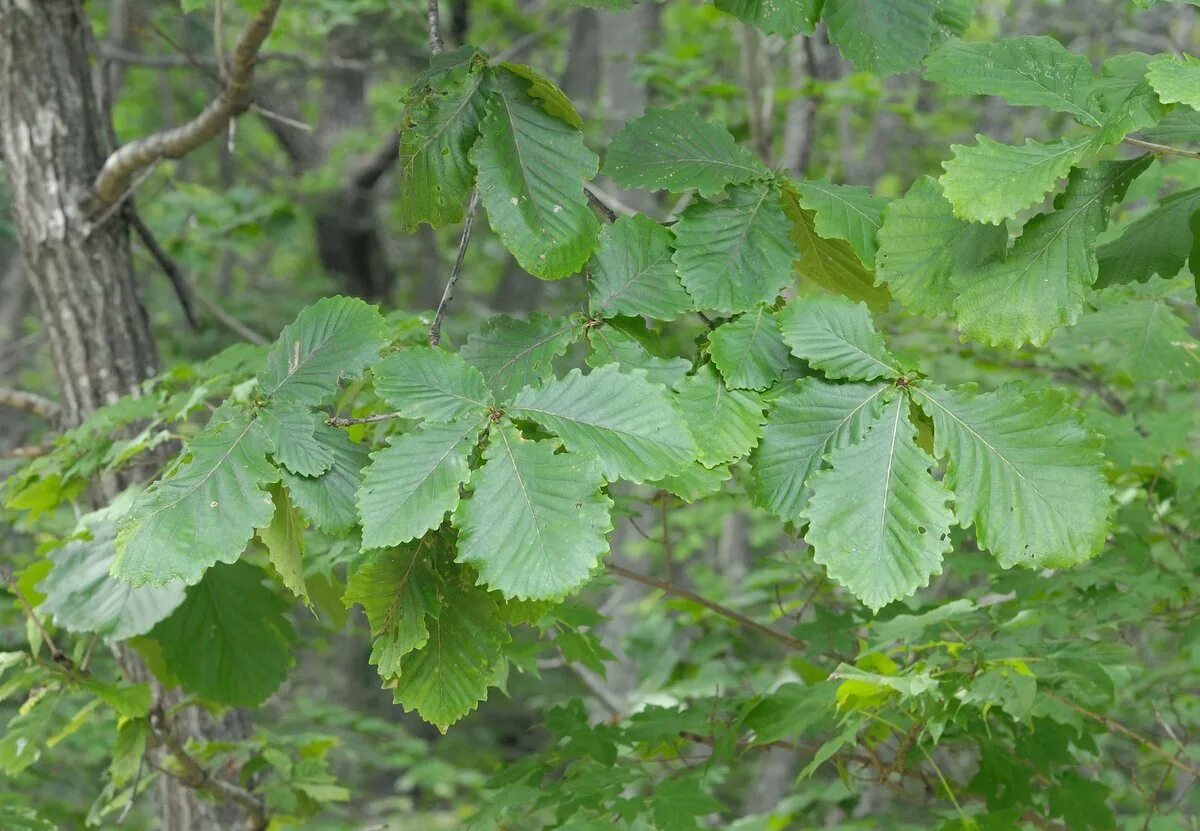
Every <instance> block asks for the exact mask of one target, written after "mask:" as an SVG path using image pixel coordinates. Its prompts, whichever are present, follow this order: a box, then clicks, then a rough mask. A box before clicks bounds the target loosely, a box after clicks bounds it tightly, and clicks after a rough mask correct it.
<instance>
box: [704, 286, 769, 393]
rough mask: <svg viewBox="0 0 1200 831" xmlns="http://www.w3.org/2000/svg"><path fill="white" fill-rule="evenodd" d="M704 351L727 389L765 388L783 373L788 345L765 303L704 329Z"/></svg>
mask: <svg viewBox="0 0 1200 831" xmlns="http://www.w3.org/2000/svg"><path fill="white" fill-rule="evenodd" d="M708 352H709V354H710V355H711V356H712V360H713V363H714V364H716V365H717V369H718V370H720V371H721V377H722V378H724V379H725V384H726V386H728V387H729V388H730V389H750V390H765V389H766V388H767V387H769V386H771V385H772V384H774V383H775V382H776V381H778V380H779V379H780V378H781V377H782V376H783V370H784V369H785V368H786V367H787V365H788V347H787V344H786V343H784V342H783V337H782V335H781V334H780V329H779V321H778V320H777V319H776V317H775V315H774V314H772V313H771V310H770V309H768V308H767V307H766V306H756V307H755V308H753V309H751V310H750V311H748V312H746V313H745V314H744V315H742V316H740V317H739V318H737V320H733V321H730V322H729V323H724V324H722V325H720V326H718V327H717V328H716V329H714V330H712V331H711V332H709V333H708Z"/></svg>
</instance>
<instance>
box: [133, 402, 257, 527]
mask: <svg viewBox="0 0 1200 831" xmlns="http://www.w3.org/2000/svg"><path fill="white" fill-rule="evenodd" d="M256 420H257V416H256V417H255V418H251V419H250V421H249V422H247V424H246V428H245V429H244V430H242V432H241V433H240V434H239V435H238V437H237V438H236V439H234V441H233V443H232V444H230V445H229V449H228V450H226V451H225V453H224V454H222V456H221V458H220V460H219V461H218V462H217V463H216V464H215V465H213V466H212V467H211V468H209V471H208V473H206V474H204V477H203V478H202V479H201V480H200V481H199V482H197V483H196V484H195V485H194V486H193V487H192V488H191V489H190V490H188V491H186V492H185V493H184V494H183V495H182V496H180V497H179V498H178V499H176V500H175V501H174V502H170V503H168V504H166V505H163V506H162V507H161V508H159V509H158V510H157V511H152V512H151V513H149V514H148V515H147V516H148V517H151V516H156V515H158V514H160V513H162V512H163V511H165V510H168V509H169V508H174V507H175V506H176V505H178V504H179V503H180V502H182V501H184V500H185V499H187V498H188V497H190V496H191V495H192V494H194V493H195V492H196V491H198V490H200V488H201V487H203V486H204V484H205V483H206V482H207V481H208V480H209V479H211V478H212V477H213V476H215V475H216V472H217V470H218V469H219V468H220V467H221V466H222V465H224V464H225V462H226V461H228V460H229V457H230V456H231V455H233V451H235V450H237V448H238V447H239V446H240V445H241V443H242V439H244V438H245V437H246V434H247V433H249V432H250V430H251V428H253V427H254V423H255V421H256ZM173 539H174V535H172V540H173Z"/></svg>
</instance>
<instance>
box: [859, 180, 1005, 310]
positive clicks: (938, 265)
mask: <svg viewBox="0 0 1200 831" xmlns="http://www.w3.org/2000/svg"><path fill="white" fill-rule="evenodd" d="M1007 245H1008V234H1007V233H1006V232H1005V230H1004V228H1002V227H997V226H995V225H990V224H986V223H985V224H980V223H971V222H963V221H962V220H961V219H959V218H958V217H956V216H955V215H954V209H953V208H952V207H951V205H950V203H949V202H947V201H946V200H945V198H944V197H943V196H942V189H941V188H940V187H939V186H938V183H937V182H936V181H935V180H934V179H933V178H932V177H929V176H922V177H921V178H920V179H918V180H917V181H916V182H914V183H913V186H912V187H911V188H909V190H908V193H906V194H905V195H904V197H903V198H902V199H897V200H896V201H894V202H892V203H891V204H890V205H888V207H887V209H886V210H885V211H884V213H883V227H882V228H881V229H880V232H879V255H878V258H877V259H878V274H879V280H880V281H881V282H883V283H886V284H887V287H888V289H889V290H891V293H892V296H893V297H895V298H896V299H897V300H899V301H900V302H901V303H903V304H904V305H905V306H906V307H907V308H908V309H910V310H911V311H913V312H916V313H917V314H921V315H925V316H926V317H933V316H934V315H938V314H941V313H943V312H949V311H950V310H951V307H952V306H953V304H954V299H955V297H956V296H957V291H956V290H955V278H956V276H957V275H958V274H959V273H960V272H962V271H963V270H964V269H968V270H969V269H972V268H977V267H978V266H979V265H981V264H982V263H983V262H984V261H986V260H987V259H989V258H994V257H997V256H1001V255H1002V254H1003V252H1004V250H1005V248H1006V247H1007Z"/></svg>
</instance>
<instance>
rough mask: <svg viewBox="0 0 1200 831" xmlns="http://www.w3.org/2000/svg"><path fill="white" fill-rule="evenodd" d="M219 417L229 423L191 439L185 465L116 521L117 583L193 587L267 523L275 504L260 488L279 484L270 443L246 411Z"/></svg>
mask: <svg viewBox="0 0 1200 831" xmlns="http://www.w3.org/2000/svg"><path fill="white" fill-rule="evenodd" d="M218 412H219V414H222V413H221V411H218ZM222 415H228V419H229V420H223V421H220V422H218V423H216V424H212V425H210V426H209V427H208V428H207V429H205V431H204V432H203V433H201V434H200V435H198V436H197V437H196V438H194V439H192V441H191V442H190V443H189V444H188V446H187V450H186V451H185V453H184V458H186V459H187V461H185V462H184V463H183V464H182V465H180V466H179V467H178V468H177V469H176V470H175V471H174V473H173V474H171V475H169V476H167V477H166V478H164V479H160V480H158V481H157V482H155V483H154V484H153V485H151V486H150V487H148V488H147V489H146V490H145V491H144V492H143V493H142V494H141V495H140V496H139V497H138V498H137V500H136V501H135V502H134V504H133V507H132V508H131V509H130V511H129V514H128V516H126V517H125V518H124V520H122V522H121V523H120V526H119V530H118V532H117V556H116V559H115V560H114V561H113V564H112V574H113V576H114V577H116V578H117V579H118V580H124V581H125V582H127V583H129V584H130V585H133V586H143V585H146V584H147V583H149V584H151V585H155V586H162V585H164V584H166V583H168V582H170V581H172V580H183V581H184V582H185V583H187V584H188V585H191V584H194V583H196V582H198V581H199V580H200V578H201V577H202V576H203V575H204V572H205V571H206V570H208V568H209V567H211V566H213V565H215V564H216V563H232V562H234V561H235V560H237V558H238V557H240V556H242V552H243V551H244V550H245V549H246V544H247V543H248V542H250V538H251V537H252V536H254V532H255V530H256V529H259V528H265V527H266V526H267V525H268V524H269V523H270V521H271V517H272V516H273V515H274V513H275V506H274V504H273V502H272V501H271V495H270V494H269V493H267V491H266V490H264V487H263V486H264V485H269V484H271V483H272V482H275V481H278V479H279V471H278V470H277V469H276V467H275V466H274V465H273V464H271V463H270V462H269V461H267V454H268V453H269V452H270V451H271V449H272V448H271V443H270V441H269V440H268V438H267V437H266V435H265V434H264V433H263V431H262V428H261V427H260V426H259V424H258V420H257V419H256V418H255V417H254V416H253V415H251V414H250V413H247V412H244V411H241V410H229V411H228V412H227V413H225V414H222ZM215 418H217V416H214V419H215Z"/></svg>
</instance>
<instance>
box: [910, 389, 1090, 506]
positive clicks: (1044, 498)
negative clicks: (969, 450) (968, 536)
mask: <svg viewBox="0 0 1200 831" xmlns="http://www.w3.org/2000/svg"><path fill="white" fill-rule="evenodd" d="M911 389H913V390H914V392H916V393H918V394H920V395H922V396H924V398H925V400H926V401H929V402H930V403H932V404H933V405H934V406H935V407H937V408H938V409H939V410H941V411H942V412H943V413H945V414H946V415H948V416H950V418H952V419H954V420H955V421H957V422H958V423H959V424H961V425H962V427H963V429H964V430H966V431H967V432H968V433H970V434H971V435H972V436H974V437H975V438H977V439H979V441H980V442H982V443H983V445H984V447H986V448H987V449H988V450H990V451H991V452H992V454H993V455H994V456H995V457H996V458H997V459H999V460H1000V461H1002V462H1004V465H1005V466H1006V467H1007V468H1008V469H1009V470H1011V471H1012V472H1013V473H1015V474H1016V476H1017V478H1018V479H1020V480H1021V481H1022V482H1024V483H1025V484H1027V485H1029V487H1031V488H1033V492H1034V493H1036V494H1037V495H1038V496H1039V497H1040V498H1041V500H1042V502H1044V503H1045V504H1046V505H1047V506H1048V507H1050V508H1053V509H1054V512H1055V513H1056V514H1058V515H1059V516H1063V517H1065V516H1066V515H1065V514H1063V512H1062V510H1061V509H1059V507H1058V506H1057V505H1055V504H1054V501H1053V500H1051V499H1049V498H1048V497H1047V496H1046V495H1045V494H1044V493H1042V492H1041V491H1040V490H1038V486H1037V485H1035V484H1034V483H1033V482H1032V481H1031V480H1030V479H1027V478H1026V477H1025V475H1024V474H1023V473H1021V471H1020V470H1019V469H1018V468H1017V467H1016V466H1015V465H1014V464H1013V463H1012V462H1010V461H1009V460H1008V458H1007V457H1006V456H1005V455H1004V454H1003V453H1001V452H1000V451H999V450H997V449H996V448H995V446H994V445H992V443H991V442H989V441H988V440H987V439H985V438H984V437H983V436H981V435H980V434H979V433H978V432H976V431H975V430H974V429H973V428H972V427H971V425H969V424H967V423H966V422H965V421H963V420H962V419H961V418H959V417H958V416H957V415H956V414H954V413H952V412H951V411H950V410H948V409H946V408H945V407H943V406H942V405H941V404H940V403H938V402H937V401H936V400H935V399H934V398H933V397H932V396H930V395H926V394H925V393H923V392H921V390H919V389H917V388H915V387H913V388H911ZM964 525H965V523H964Z"/></svg>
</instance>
